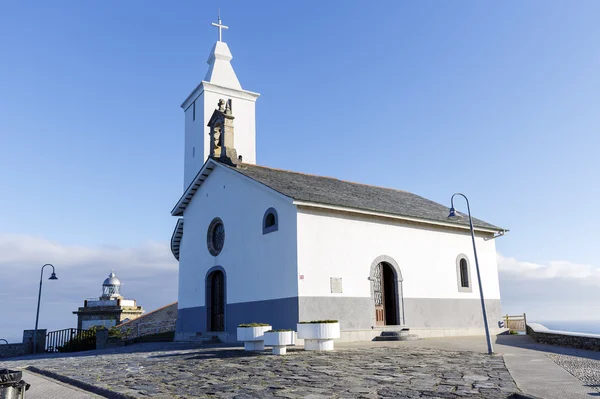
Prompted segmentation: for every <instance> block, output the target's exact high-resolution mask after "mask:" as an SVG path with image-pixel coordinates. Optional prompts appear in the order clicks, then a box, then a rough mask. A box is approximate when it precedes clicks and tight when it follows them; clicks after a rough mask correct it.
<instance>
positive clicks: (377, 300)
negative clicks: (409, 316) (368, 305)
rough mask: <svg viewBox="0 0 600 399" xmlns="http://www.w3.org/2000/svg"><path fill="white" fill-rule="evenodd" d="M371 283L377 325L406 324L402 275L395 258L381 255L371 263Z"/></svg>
mask: <svg viewBox="0 0 600 399" xmlns="http://www.w3.org/2000/svg"><path fill="white" fill-rule="evenodd" d="M370 280H371V283H372V292H373V302H374V305H375V325H376V326H390V325H391V326H397V325H403V324H404V320H403V319H404V309H403V307H404V306H403V304H404V301H403V298H402V275H401V274H400V269H399V267H398V265H397V264H396V262H394V260H393V259H391V258H390V257H387V256H380V257H379V258H377V259H376V260H375V262H373V264H372V265H371V278H370Z"/></svg>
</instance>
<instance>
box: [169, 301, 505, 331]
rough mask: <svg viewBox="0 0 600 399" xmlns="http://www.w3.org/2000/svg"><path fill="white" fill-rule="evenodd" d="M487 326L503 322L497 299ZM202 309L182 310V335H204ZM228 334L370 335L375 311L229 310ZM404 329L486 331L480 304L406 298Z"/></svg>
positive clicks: (285, 304) (339, 304) (300, 306)
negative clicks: (267, 329) (307, 330)
mask: <svg viewBox="0 0 600 399" xmlns="http://www.w3.org/2000/svg"><path fill="white" fill-rule="evenodd" d="M485 302H486V306H487V312H488V320H489V323H490V326H491V327H497V322H498V321H500V320H502V309H501V306H500V300H499V299H489V300H486V301H485ZM207 317H208V315H207V313H206V309H205V307H204V306H199V307H194V308H184V309H179V313H178V320H177V332H178V333H188V334H189V333H193V334H195V333H197V332H206V325H207V323H206V321H207ZM225 318H226V320H225V327H226V332H228V333H231V334H235V332H236V328H237V326H238V325H239V324H241V323H269V324H271V325H272V326H273V328H275V329H288V328H289V329H293V330H296V323H297V322H298V321H310V320H323V319H335V320H339V321H340V328H341V329H342V330H346V331H348V330H367V329H371V328H372V327H374V326H375V307H374V304H373V299H371V298H369V297H365V298H359V297H300V298H298V297H291V298H282V299H274V300H268V301H254V302H244V303H234V304H229V305H227V308H226V313H225ZM404 319H405V324H404V325H405V326H407V327H413V328H452V329H460V328H477V327H483V316H482V312H481V302H480V300H479V299H477V298H472V299H449V298H448V299H444V298H404Z"/></svg>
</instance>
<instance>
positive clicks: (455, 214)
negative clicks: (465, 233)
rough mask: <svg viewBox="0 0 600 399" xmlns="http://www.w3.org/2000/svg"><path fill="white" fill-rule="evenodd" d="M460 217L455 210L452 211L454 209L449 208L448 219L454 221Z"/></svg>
mask: <svg viewBox="0 0 600 399" xmlns="http://www.w3.org/2000/svg"><path fill="white" fill-rule="evenodd" d="M459 217H461V216H460V215H459V214H457V213H456V209H454V207H451V208H450V214H449V215H448V219H456V218H459Z"/></svg>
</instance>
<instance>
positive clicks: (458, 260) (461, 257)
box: [456, 254, 473, 292]
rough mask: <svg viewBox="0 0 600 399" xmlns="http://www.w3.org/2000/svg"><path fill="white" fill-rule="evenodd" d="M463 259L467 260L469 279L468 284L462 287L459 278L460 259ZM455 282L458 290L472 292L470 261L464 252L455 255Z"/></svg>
mask: <svg viewBox="0 0 600 399" xmlns="http://www.w3.org/2000/svg"><path fill="white" fill-rule="evenodd" d="M461 259H464V260H466V261H467V279H468V280H469V286H468V287H463V286H462V283H461V278H460V260H461ZM456 284H457V287H458V292H473V280H472V279H471V262H470V261H469V258H468V257H467V255H465V254H459V255H458V256H457V257H456Z"/></svg>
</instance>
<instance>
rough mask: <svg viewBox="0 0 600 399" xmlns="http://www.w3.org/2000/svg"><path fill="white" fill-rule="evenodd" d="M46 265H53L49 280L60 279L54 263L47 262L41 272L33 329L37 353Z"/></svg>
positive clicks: (34, 345)
mask: <svg viewBox="0 0 600 399" xmlns="http://www.w3.org/2000/svg"><path fill="white" fill-rule="evenodd" d="M46 266H51V267H52V274H51V275H50V278H49V279H48V280H58V277H56V273H55V270H54V266H53V265H51V264H50V263H46V264H45V265H44V266H42V272H41V273H40V292H39V293H38V305H37V313H36V314H35V329H34V330H33V353H36V351H37V330H38V321H39V318H40V299H41V298H42V280H43V277H44V268H45V267H46Z"/></svg>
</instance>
